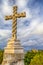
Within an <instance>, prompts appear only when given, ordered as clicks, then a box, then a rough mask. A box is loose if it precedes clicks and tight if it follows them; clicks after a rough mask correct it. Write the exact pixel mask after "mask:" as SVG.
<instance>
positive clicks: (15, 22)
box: [5, 6, 26, 40]
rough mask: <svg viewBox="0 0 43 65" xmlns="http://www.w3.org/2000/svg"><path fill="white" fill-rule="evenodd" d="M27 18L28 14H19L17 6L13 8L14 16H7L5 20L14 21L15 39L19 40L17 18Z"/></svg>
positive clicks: (13, 35)
mask: <svg viewBox="0 0 43 65" xmlns="http://www.w3.org/2000/svg"><path fill="white" fill-rule="evenodd" d="M21 17H26V13H25V12H24V13H20V14H18V13H17V6H14V7H13V15H10V16H5V20H11V19H12V37H14V39H15V40H16V39H17V18H21Z"/></svg>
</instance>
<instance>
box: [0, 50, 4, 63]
mask: <svg viewBox="0 0 43 65" xmlns="http://www.w3.org/2000/svg"><path fill="white" fill-rule="evenodd" d="M3 52H4V51H3V50H0V64H1V63H2V60H3Z"/></svg>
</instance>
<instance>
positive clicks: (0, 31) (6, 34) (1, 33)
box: [0, 29, 11, 38]
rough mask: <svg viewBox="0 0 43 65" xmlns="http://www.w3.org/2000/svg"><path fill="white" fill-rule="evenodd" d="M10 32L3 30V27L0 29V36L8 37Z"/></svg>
mask: <svg viewBox="0 0 43 65" xmlns="http://www.w3.org/2000/svg"><path fill="white" fill-rule="evenodd" d="M10 34H11V31H10V30H4V29H0V36H1V37H3V38H5V37H9V36H10Z"/></svg>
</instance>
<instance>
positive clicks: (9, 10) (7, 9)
mask: <svg viewBox="0 0 43 65" xmlns="http://www.w3.org/2000/svg"><path fill="white" fill-rule="evenodd" d="M2 11H3V14H4V15H9V14H12V7H11V6H9V4H8V0H6V1H3V6H2Z"/></svg>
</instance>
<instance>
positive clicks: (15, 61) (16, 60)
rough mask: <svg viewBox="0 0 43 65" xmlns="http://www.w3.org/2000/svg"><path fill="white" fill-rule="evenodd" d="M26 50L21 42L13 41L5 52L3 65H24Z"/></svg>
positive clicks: (9, 42)
mask: <svg viewBox="0 0 43 65" xmlns="http://www.w3.org/2000/svg"><path fill="white" fill-rule="evenodd" d="M23 59H24V50H23V47H22V46H21V44H20V41H19V40H16V41H14V40H13V39H11V40H9V41H8V45H7V47H5V50H4V57H3V62H2V65H24V61H23Z"/></svg>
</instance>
